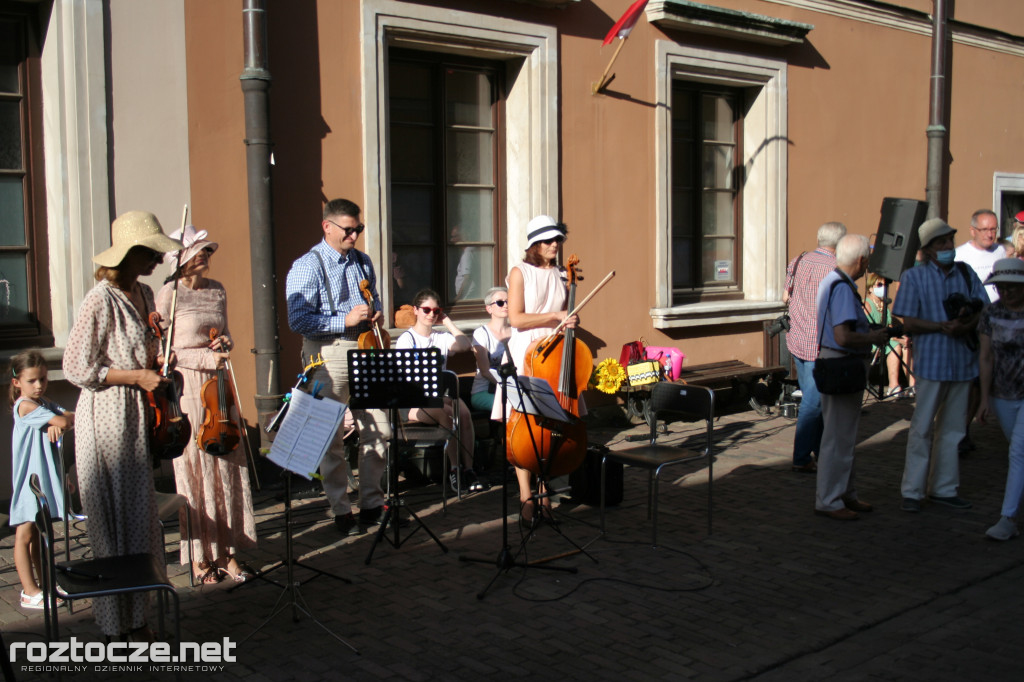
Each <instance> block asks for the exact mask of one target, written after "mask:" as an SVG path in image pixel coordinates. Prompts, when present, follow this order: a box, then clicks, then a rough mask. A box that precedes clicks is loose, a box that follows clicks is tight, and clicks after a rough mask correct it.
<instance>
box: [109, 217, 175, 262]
mask: <svg viewBox="0 0 1024 682" xmlns="http://www.w3.org/2000/svg"><path fill="white" fill-rule="evenodd" d="M110 241H111V244H112V246H111V247H110V248H109V249H107V250H106V251H103V252H102V253H98V254H96V255H95V256H94V257H93V259H92V262H93V263H96V264H97V265H102V266H104V267H107V268H116V267H117V266H118V265H120V264H121V261H123V260H124V257H125V256H127V255H128V252H129V251H130V250H131V249H132V248H133V247H136V246H145V247H146V248H147V249H153V250H154V251H156V252H158V253H167V252H168V251H176V250H177V249H180V248H181V242H179V241H178V240H176V239H171V238H170V237H168V236H167V235H166V234H164V229H163V228H162V227H161V226H160V221H159V220H157V219H156V216H155V215H153V214H152V213H149V212H148V211H128V212H127V213H122V214H121V215H120V216H118V217H117V220H115V221H114V223H113V224H112V225H111V226H110Z"/></svg>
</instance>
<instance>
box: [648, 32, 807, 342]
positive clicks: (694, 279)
mask: <svg viewBox="0 0 1024 682" xmlns="http://www.w3.org/2000/svg"><path fill="white" fill-rule="evenodd" d="M656 59H657V68H656V69H655V78H656V92H657V98H658V104H659V106H658V108H657V109H656V112H655V116H656V120H655V136H656V143H655V163H656V164H657V168H656V183H655V196H656V218H657V237H656V244H657V256H656V269H655V275H656V290H655V301H656V303H655V307H654V308H652V309H651V311H650V312H651V317H652V319H653V321H654V326H655V327H656V328H659V329H665V328H672V327H691V326H703V325H710V324H731V323H737V322H754V321H760V320H768V319H772V318H773V317H775V316H776V315H777V314H778V312H777V311H778V309H779V306H780V301H781V298H782V287H783V284H784V275H785V254H786V183H787V179H786V158H787V145H788V140H787V123H786V119H787V116H786V63H785V62H784V61H781V60H773V59H767V58H763V57H754V56H749V55H745V54H740V53H733V52H725V51H718V50H708V49H703V48H695V47H689V46H684V45H680V44H678V43H674V42H671V41H666V40H659V41H657V43H656Z"/></svg>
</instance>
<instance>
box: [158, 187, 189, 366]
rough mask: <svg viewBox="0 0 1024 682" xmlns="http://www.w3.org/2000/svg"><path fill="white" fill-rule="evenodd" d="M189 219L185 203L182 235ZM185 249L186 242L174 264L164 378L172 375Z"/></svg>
mask: <svg viewBox="0 0 1024 682" xmlns="http://www.w3.org/2000/svg"><path fill="white" fill-rule="evenodd" d="M187 219H188V204H185V208H184V210H182V212H181V235H182V236H185V221H186V220H187ZM184 250H185V246H184V244H182V247H181V249H179V250H178V259H177V263H176V264H175V266H174V279H173V280H172V281H173V282H174V287H173V288H172V289H171V321H170V322H168V323H167V339H166V340H165V344H166V347H165V348H164V366H163V368H162V369H161V370H160V373H161V374H163V376H164V378H167V377H168V376H169V375H170V372H169V369H170V364H171V339H173V338H174V311H175V309H176V308H177V307H178V280H179V279H181V253H182V251H184Z"/></svg>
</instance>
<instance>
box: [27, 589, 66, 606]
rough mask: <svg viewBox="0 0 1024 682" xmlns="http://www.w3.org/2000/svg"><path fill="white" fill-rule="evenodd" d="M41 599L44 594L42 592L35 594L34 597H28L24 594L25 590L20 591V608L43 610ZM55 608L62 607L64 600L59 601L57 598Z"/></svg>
mask: <svg viewBox="0 0 1024 682" xmlns="http://www.w3.org/2000/svg"><path fill="white" fill-rule="evenodd" d="M43 598H44V594H43V593H42V592H37V593H36V594H35V595H34V596H31V597H30V596H28V595H27V594H25V590H22V591H21V608H23V609H33V610H41V609H43V608H44V604H43ZM57 606H64V600H63V599H61V598H60V597H57Z"/></svg>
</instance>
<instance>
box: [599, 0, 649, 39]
mask: <svg viewBox="0 0 1024 682" xmlns="http://www.w3.org/2000/svg"><path fill="white" fill-rule="evenodd" d="M646 6H647V0H636V2H634V3H633V4H632V5H630V6H629V9H627V10H626V12H625V14H623V15H622V16H621V17H619V20H618V21H616V22H615V25H614V26H612V30H610V31H608V35H606V36H605V37H604V42H603V43H601V47H604V46H605V45H609V44H611V42H612V41H613V40H615V38H616V37H618V38H621V39H622V40H625V39H626V38H627V37H629V32H630V31H632V30H633V27H634V26H636V22H637V20H638V19H639V18H640V15H641V14H643V11H644V7H646Z"/></svg>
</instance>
